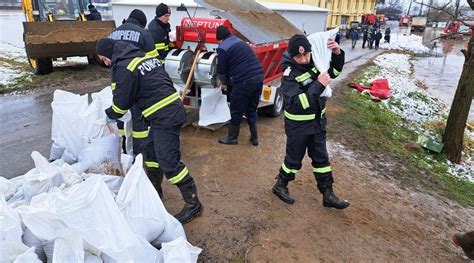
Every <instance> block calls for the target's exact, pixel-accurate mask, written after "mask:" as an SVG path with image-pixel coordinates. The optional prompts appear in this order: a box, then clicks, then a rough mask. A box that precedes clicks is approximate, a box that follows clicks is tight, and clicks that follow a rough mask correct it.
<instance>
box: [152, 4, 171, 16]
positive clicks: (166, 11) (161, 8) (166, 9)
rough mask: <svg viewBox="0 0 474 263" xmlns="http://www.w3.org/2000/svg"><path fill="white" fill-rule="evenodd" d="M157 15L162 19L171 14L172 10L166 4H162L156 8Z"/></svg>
mask: <svg viewBox="0 0 474 263" xmlns="http://www.w3.org/2000/svg"><path fill="white" fill-rule="evenodd" d="M155 13H156V17H161V16H164V15H166V14H171V10H170V8H169V7H168V6H167V5H166V4H163V3H161V4H159V5H158V6H157V7H156V11H155Z"/></svg>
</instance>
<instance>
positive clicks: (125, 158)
mask: <svg viewBox="0 0 474 263" xmlns="http://www.w3.org/2000/svg"><path fill="white" fill-rule="evenodd" d="M120 162H121V163H122V170H123V172H124V173H127V172H128V170H130V168H131V167H132V165H133V156H132V155H130V154H124V153H122V155H121V156H120Z"/></svg>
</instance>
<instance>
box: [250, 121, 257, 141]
mask: <svg viewBox="0 0 474 263" xmlns="http://www.w3.org/2000/svg"><path fill="white" fill-rule="evenodd" d="M249 128H250V142H251V143H252V145H253V146H258V132H257V124H256V123H252V124H249Z"/></svg>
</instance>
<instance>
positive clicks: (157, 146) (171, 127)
mask: <svg viewBox="0 0 474 263" xmlns="http://www.w3.org/2000/svg"><path fill="white" fill-rule="evenodd" d="M96 51H97V55H99V58H100V59H101V60H102V61H103V62H104V63H105V64H106V65H111V66H112V80H113V81H114V82H115V83H116V86H115V89H114V91H113V104H112V106H111V107H110V108H108V109H107V110H106V111H105V112H106V114H107V121H108V122H111V121H115V120H117V119H118V118H121V117H122V116H123V115H124V114H125V113H126V112H127V111H128V109H130V107H132V105H135V106H137V108H138V109H139V110H140V112H141V113H142V115H143V117H144V118H145V119H146V121H147V122H149V123H150V134H149V136H148V140H147V144H146V146H145V147H146V150H145V152H146V153H145V160H148V162H153V163H154V164H155V167H156V168H158V167H160V168H161V169H162V170H163V171H164V173H165V175H166V178H167V179H168V182H169V183H170V184H174V185H176V186H178V188H179V190H180V191H181V194H182V196H183V199H184V201H185V205H184V207H183V209H182V210H181V212H180V213H178V214H177V215H175V217H176V218H177V219H178V220H179V221H180V222H181V223H182V224H185V223H187V222H189V221H191V220H192V219H193V218H194V217H197V216H199V215H200V214H201V212H202V209H203V207H202V205H201V202H199V199H198V196H197V190H196V185H195V183H194V180H193V178H192V177H191V175H190V174H189V171H188V168H187V167H186V166H185V165H184V163H182V162H181V151H180V149H179V146H180V145H179V144H180V142H179V133H180V130H181V126H182V125H183V124H184V122H185V120H186V111H185V109H184V106H183V104H182V102H181V100H180V99H179V95H178V93H177V92H176V90H175V89H174V87H173V83H172V82H171V79H170V77H169V75H168V73H166V71H165V69H164V68H163V66H162V64H161V61H160V60H158V59H157V58H155V57H149V56H145V53H143V51H141V50H140V49H139V48H137V47H136V46H134V45H133V44H130V43H125V42H120V41H117V42H116V41H114V40H112V39H110V38H102V39H101V40H99V43H98V44H97V50H96ZM147 167H149V166H147ZM149 172H150V169H149V168H147V174H148V173H149ZM148 175H149V176H150V174H148ZM155 187H156V186H155Z"/></svg>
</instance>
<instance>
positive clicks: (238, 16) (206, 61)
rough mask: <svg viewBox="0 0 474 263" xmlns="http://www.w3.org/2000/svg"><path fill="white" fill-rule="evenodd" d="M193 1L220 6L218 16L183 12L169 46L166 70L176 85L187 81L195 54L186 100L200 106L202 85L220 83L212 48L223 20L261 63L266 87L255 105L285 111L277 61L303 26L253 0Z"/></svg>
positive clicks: (212, 7)
mask: <svg viewBox="0 0 474 263" xmlns="http://www.w3.org/2000/svg"><path fill="white" fill-rule="evenodd" d="M196 2H198V3H199V4H200V5H202V6H204V7H207V8H208V9H209V10H221V12H220V13H216V11H214V14H215V15H216V16H217V18H214V19H213V18H193V19H192V20H191V19H190V18H183V19H182V20H181V24H180V25H179V26H177V27H176V43H175V49H173V50H170V52H169V53H168V55H167V57H166V61H165V63H166V64H165V65H166V71H167V72H168V73H169V74H170V76H171V78H172V80H173V83H174V84H175V85H178V86H185V85H186V82H189V81H188V76H189V73H190V71H191V68H192V65H193V62H194V61H195V59H196V60H197V62H196V66H195V69H194V72H193V75H192V84H191V85H190V88H189V90H188V92H187V93H186V96H185V99H184V103H185V105H187V107H191V108H199V106H200V101H201V99H200V93H201V90H202V89H206V88H216V86H217V85H218V84H217V82H218V81H217V74H216V64H217V53H216V48H217V46H218V45H219V42H218V41H217V39H216V29H217V27H218V26H220V25H225V26H226V27H228V28H229V29H230V31H231V32H232V33H233V34H234V35H237V36H238V37H240V38H241V39H242V40H244V41H246V42H247V43H248V44H249V45H250V47H251V48H252V49H253V51H254V52H255V55H256V56H257V58H258V60H259V61H260V63H261V64H262V66H263V69H264V81H263V83H264V87H263V92H262V95H261V97H260V104H259V107H267V109H266V110H267V112H268V114H269V115H271V116H279V115H280V114H281V113H282V111H283V97H282V95H281V93H280V91H279V87H280V78H281V76H282V69H281V66H280V62H281V59H282V56H283V53H284V52H285V51H286V48H287V46H288V42H287V41H288V39H289V38H290V37H291V36H292V35H293V34H296V33H301V32H300V31H299V30H298V29H297V28H295V27H294V26H293V25H292V24H291V23H289V22H288V21H287V20H285V19H284V18H283V17H281V16H280V15H279V14H277V13H274V12H272V11H271V10H268V9H266V8H264V7H263V6H261V5H259V4H258V3H255V2H253V1H249V3H250V2H253V3H250V4H249V5H250V6H249V5H245V6H238V5H236V4H235V3H224V5H225V6H222V3H221V2H219V1H212V0H204V1H196ZM252 5H253V6H252ZM255 5H258V6H255ZM262 8H264V9H262ZM250 9H251V10H250ZM252 12H253V14H252Z"/></svg>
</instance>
